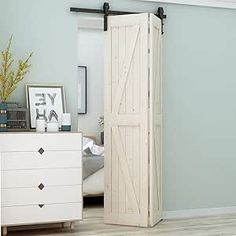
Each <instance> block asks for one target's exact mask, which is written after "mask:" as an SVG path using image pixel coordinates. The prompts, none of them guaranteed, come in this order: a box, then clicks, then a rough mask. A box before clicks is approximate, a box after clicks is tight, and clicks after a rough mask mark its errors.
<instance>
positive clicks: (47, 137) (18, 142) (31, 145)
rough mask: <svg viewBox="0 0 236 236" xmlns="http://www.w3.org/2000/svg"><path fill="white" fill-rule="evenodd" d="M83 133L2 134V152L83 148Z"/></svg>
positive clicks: (0, 138) (76, 149) (0, 137)
mask: <svg viewBox="0 0 236 236" xmlns="http://www.w3.org/2000/svg"><path fill="white" fill-rule="evenodd" d="M81 144H82V134H81V133H69V132H68V133H66V132H61V133H45V134H44V133H17V134H16V133H12V134H11V133H9V134H2V135H0V145H1V148H0V149H1V150H2V152H24V151H27V152H37V151H38V150H39V149H40V148H43V149H44V150H45V151H60V150H62V151H65V150H71V151H72V150H74V151H78V150H81V149H82V147H81Z"/></svg>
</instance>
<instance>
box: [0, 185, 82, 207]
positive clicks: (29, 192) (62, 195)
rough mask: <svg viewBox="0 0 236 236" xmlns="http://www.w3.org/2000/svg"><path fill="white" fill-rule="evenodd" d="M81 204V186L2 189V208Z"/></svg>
mask: <svg viewBox="0 0 236 236" xmlns="http://www.w3.org/2000/svg"><path fill="white" fill-rule="evenodd" d="M70 202H82V186H81V185H74V186H60V187H45V188H43V189H42V190H40V189H39V188H13V189H2V207H6V206H8V207H10V206H24V205H38V204H57V203H70Z"/></svg>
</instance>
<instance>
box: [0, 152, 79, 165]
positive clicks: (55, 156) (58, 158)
mask: <svg viewBox="0 0 236 236" xmlns="http://www.w3.org/2000/svg"><path fill="white" fill-rule="evenodd" d="M81 156H82V153H81V151H44V152H43V153H42V154H40V153H39V152H5V153H2V154H1V165H2V170H21V169H44V168H48V169H50V168H69V167H79V168H80V167H81V165H82V157H81Z"/></svg>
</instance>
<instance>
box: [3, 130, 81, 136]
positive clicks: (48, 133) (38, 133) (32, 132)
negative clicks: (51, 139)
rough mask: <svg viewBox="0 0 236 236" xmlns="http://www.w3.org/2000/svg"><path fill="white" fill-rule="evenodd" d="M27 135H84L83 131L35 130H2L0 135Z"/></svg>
mask: <svg viewBox="0 0 236 236" xmlns="http://www.w3.org/2000/svg"><path fill="white" fill-rule="evenodd" d="M13 134H14V135H27V134H30V135H32V134H33V135H55V134H57V135H72V134H73V135H74V134H81V135H82V132H66V131H65V132H62V131H61V132H42V133H40V132H35V131H29V132H0V135H13Z"/></svg>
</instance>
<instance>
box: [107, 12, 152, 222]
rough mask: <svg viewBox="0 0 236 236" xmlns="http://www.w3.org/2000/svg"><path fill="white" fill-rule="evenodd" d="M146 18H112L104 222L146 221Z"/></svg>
mask: <svg viewBox="0 0 236 236" xmlns="http://www.w3.org/2000/svg"><path fill="white" fill-rule="evenodd" d="M148 19H149V16H148V14H137V15H122V16H110V17H109V18H108V32H107V33H106V34H107V35H106V37H107V38H106V44H105V45H106V48H107V52H106V62H105V64H106V68H105V71H106V78H105V223H111V224H123V225H135V226H147V225H148V208H149V194H148V192H149V187H148V186H149V167H148V155H149V144H148V140H149V137H148V124H149V118H148V117H149V115H148V86H149V85H148V44H149V40H148V38H149V37H148Z"/></svg>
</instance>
